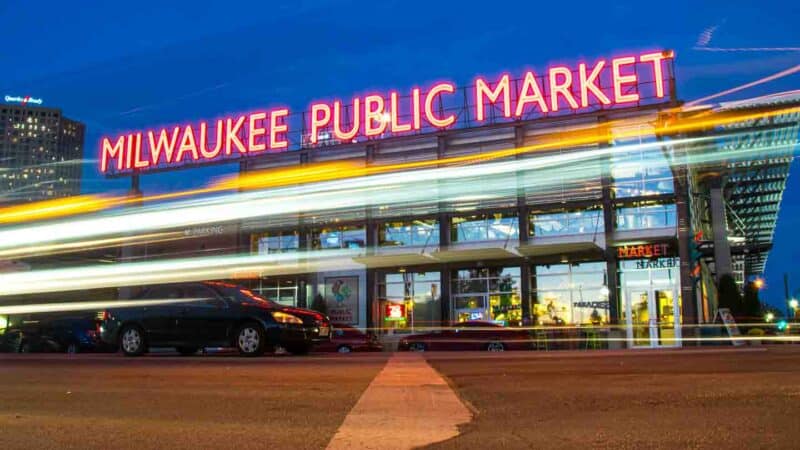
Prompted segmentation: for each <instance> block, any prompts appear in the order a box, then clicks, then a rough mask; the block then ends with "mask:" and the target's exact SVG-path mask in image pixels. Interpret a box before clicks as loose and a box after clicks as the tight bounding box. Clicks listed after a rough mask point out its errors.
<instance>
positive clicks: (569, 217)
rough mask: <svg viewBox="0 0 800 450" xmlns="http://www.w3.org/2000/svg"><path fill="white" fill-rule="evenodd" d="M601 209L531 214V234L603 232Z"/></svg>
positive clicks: (560, 234) (556, 234)
mask: <svg viewBox="0 0 800 450" xmlns="http://www.w3.org/2000/svg"><path fill="white" fill-rule="evenodd" d="M604 224H605V222H604V220H603V210H602V209H590V210H579V211H564V212H556V213H547V214H538V213H537V214H532V215H531V227H530V234H531V236H540V237H546V236H567V235H573V234H585V233H603V232H604Z"/></svg>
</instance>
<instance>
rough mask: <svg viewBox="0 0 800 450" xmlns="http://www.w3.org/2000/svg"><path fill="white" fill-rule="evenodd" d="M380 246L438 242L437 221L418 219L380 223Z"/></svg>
mask: <svg viewBox="0 0 800 450" xmlns="http://www.w3.org/2000/svg"><path fill="white" fill-rule="evenodd" d="M379 236H380V245H381V246H425V245H438V244H439V222H438V221H436V220H425V219H418V220H413V221H404V222H386V223H383V224H381V225H380V230H379Z"/></svg>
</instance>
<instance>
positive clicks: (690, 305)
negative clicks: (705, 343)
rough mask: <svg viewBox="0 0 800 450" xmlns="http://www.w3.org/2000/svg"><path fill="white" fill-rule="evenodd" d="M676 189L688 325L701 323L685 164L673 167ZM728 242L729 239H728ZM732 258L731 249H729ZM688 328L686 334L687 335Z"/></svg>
mask: <svg viewBox="0 0 800 450" xmlns="http://www.w3.org/2000/svg"><path fill="white" fill-rule="evenodd" d="M673 179H674V186H675V188H674V190H675V210H676V214H677V216H678V217H677V219H678V257H679V258H680V265H679V276H680V284H681V316H682V318H683V323H684V324H687V325H692V324H697V323H700V317H699V316H698V314H697V299H696V296H695V294H694V279H693V278H692V275H691V273H690V271H691V254H690V253H691V252H690V250H689V241H690V240H691V239H693V236H692V226H691V218H690V217H689V216H690V211H689V183H688V180H687V173H686V167H685V166H677V167H675V168H674V169H673ZM726 243H727V239H726ZM728 257H729V258H730V251H728ZM687 332H691V331H690V330H686V332H684V335H685V336H686V333H687Z"/></svg>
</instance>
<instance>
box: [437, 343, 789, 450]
mask: <svg viewBox="0 0 800 450" xmlns="http://www.w3.org/2000/svg"><path fill="white" fill-rule="evenodd" d="M748 350H750V349H748ZM753 350H758V349H753ZM760 350H761V351H720V350H714V351H701V352H700V353H695V352H692V351H690V350H688V349H687V350H682V351H674V352H663V351H661V352H660V353H639V352H635V351H623V352H617V353H608V352H606V353H593V352H585V353H575V352H570V353H559V352H550V353H549V354H546V355H542V354H536V353H533V354H531V353H512V352H507V353H506V354H503V355H469V357H467V355H465V354H435V353H433V352H431V353H428V354H426V358H427V359H428V362H429V363H430V364H431V365H432V366H433V367H434V368H435V369H437V370H438V371H439V372H440V373H442V374H443V375H444V376H445V377H446V378H448V379H449V381H450V383H451V384H452V385H453V386H454V387H455V388H456V390H457V391H458V393H459V395H460V396H461V398H462V400H465V401H467V402H468V403H469V404H471V405H472V406H473V407H474V408H475V410H477V415H476V418H475V419H474V420H473V422H471V423H470V424H469V425H466V426H465V427H463V428H462V434H461V435H459V436H458V437H456V438H454V439H452V440H449V441H446V442H444V443H440V444H437V445H433V446H431V447H430V448H432V449H464V448H492V449H498V448H513V449H517V448H535V449H536V448H538V449H540V448H548V449H550V448H615V449H619V448H623V449H624V448H630V449H642V448H669V449H675V448H714V449H720V448H727V449H739V448H742V449H745V448H748V449H749V448H786V449H789V448H791V449H795V448H798V446H800V345H798V346H775V347H770V348H769V350H766V351H764V350H765V349H763V348H762V349H760Z"/></svg>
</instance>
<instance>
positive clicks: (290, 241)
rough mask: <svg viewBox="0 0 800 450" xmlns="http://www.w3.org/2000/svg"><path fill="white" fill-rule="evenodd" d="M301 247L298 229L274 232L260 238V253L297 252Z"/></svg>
mask: <svg viewBox="0 0 800 450" xmlns="http://www.w3.org/2000/svg"><path fill="white" fill-rule="evenodd" d="M299 247H300V235H299V234H298V233H297V232H296V231H285V232H272V233H269V234H265V235H262V236H260V237H259V238H258V249H257V250H258V253H259V254H270V253H287V252H295V251H297V250H298V249H299Z"/></svg>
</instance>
